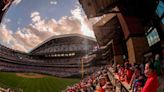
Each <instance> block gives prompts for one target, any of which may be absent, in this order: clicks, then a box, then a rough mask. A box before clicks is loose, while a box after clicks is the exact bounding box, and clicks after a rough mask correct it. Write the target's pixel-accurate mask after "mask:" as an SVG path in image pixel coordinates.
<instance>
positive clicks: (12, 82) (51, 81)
mask: <svg viewBox="0 0 164 92" xmlns="http://www.w3.org/2000/svg"><path fill="white" fill-rule="evenodd" d="M78 81H79V79H65V78H57V77H53V76H46V77H44V78H24V77H19V76H17V75H16V74H15V73H5V72H0V87H10V88H13V89H18V88H21V89H23V92H61V90H63V89H65V88H66V87H67V86H69V85H73V84H74V83H76V82H78Z"/></svg>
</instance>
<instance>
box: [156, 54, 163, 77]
mask: <svg viewBox="0 0 164 92" xmlns="http://www.w3.org/2000/svg"><path fill="white" fill-rule="evenodd" d="M154 68H155V70H156V72H157V75H158V76H161V70H162V68H161V61H160V56H159V54H156V55H155V61H154Z"/></svg>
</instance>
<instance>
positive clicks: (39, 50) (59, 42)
mask: <svg viewBox="0 0 164 92" xmlns="http://www.w3.org/2000/svg"><path fill="white" fill-rule="evenodd" d="M96 45H97V42H96V40H95V39H94V38H91V37H87V36H83V35H79V34H66V35H60V36H53V37H51V38H49V39H47V40H46V41H44V42H43V43H41V44H39V45H38V46H37V47H35V48H34V49H33V50H31V51H30V52H29V53H23V52H20V51H16V50H12V49H10V48H7V47H5V46H3V45H0V54H1V55H0V71H5V72H34V73H42V74H49V75H54V76H58V77H70V76H74V75H80V74H81V58H82V57H84V56H85V55H87V54H89V53H91V52H93V51H94V49H95V46H96ZM83 65H84V67H85V70H84V71H85V72H87V73H89V72H91V71H90V67H91V63H90V62H88V61H86V62H83ZM93 68H94V67H93Z"/></svg>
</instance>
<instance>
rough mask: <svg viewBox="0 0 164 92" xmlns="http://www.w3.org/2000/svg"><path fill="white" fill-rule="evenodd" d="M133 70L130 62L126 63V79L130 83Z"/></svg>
mask: <svg viewBox="0 0 164 92" xmlns="http://www.w3.org/2000/svg"><path fill="white" fill-rule="evenodd" d="M132 75H133V73H132V71H131V70H130V64H128V63H127V64H126V66H125V81H126V82H127V83H128V84H129V82H130V80H131V78H132Z"/></svg>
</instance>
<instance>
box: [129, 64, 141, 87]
mask: <svg viewBox="0 0 164 92" xmlns="http://www.w3.org/2000/svg"><path fill="white" fill-rule="evenodd" d="M140 75H141V69H140V68H139V67H136V68H135V70H134V73H133V75H132V78H131V81H130V83H129V84H130V86H131V87H133V85H134V82H135V81H136V79H138V77H139V76H140Z"/></svg>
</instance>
